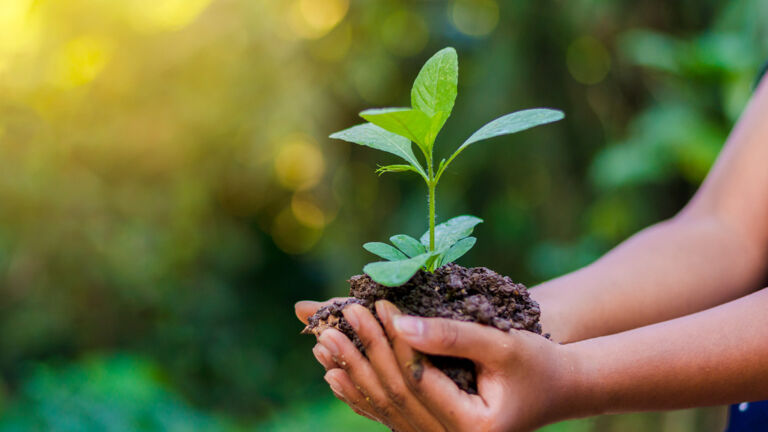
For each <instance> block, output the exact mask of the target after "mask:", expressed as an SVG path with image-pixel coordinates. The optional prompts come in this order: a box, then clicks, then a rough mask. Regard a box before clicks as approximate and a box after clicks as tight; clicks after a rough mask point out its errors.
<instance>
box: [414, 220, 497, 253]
mask: <svg viewBox="0 0 768 432" xmlns="http://www.w3.org/2000/svg"><path fill="white" fill-rule="evenodd" d="M482 221H483V220H482V219H480V218H478V217H474V216H469V215H464V216H456V217H455V218H452V219H449V220H447V221H445V222H443V223H441V224H440V225H438V226H436V227H435V250H438V251H439V250H443V249H447V248H449V247H451V246H453V245H454V243H456V242H457V241H459V240H461V239H463V238H464V237H467V236H469V235H470V234H472V230H473V229H474V228H475V225H477V224H479V223H481V222H482ZM420 241H421V244H423V245H424V246H426V247H429V230H427V232H425V233H424V235H422V236H421V239H420Z"/></svg>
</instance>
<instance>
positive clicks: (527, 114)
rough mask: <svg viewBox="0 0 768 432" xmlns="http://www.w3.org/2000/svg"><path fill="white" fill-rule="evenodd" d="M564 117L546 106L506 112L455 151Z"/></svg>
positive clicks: (560, 112) (559, 112) (561, 113)
mask: <svg viewBox="0 0 768 432" xmlns="http://www.w3.org/2000/svg"><path fill="white" fill-rule="evenodd" d="M564 117H565V114H563V112H562V111H559V110H553V109H548V108H534V109H528V110H523V111H517V112H514V113H511V114H507V115H505V116H501V117H499V118H497V119H496V120H493V121H491V122H489V123H487V124H486V125H485V126H483V127H481V128H480V129H478V130H477V132H475V133H473V134H472V136H470V137H469V138H467V140H466V141H464V143H463V144H462V145H461V147H459V149H458V150H457V152H458V151H461V150H462V149H463V148H464V147H467V146H468V145H470V144H473V143H476V142H478V141H482V140H484V139H488V138H493V137H497V136H500V135H508V134H513V133H517V132H521V131H524V130H526V129H530V128H532V127H535V126H540V125H543V124H547V123H552V122H556V121H558V120H562V119H563V118H564Z"/></svg>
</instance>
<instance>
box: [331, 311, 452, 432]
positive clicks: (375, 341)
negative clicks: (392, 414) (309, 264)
mask: <svg viewBox="0 0 768 432" xmlns="http://www.w3.org/2000/svg"><path fill="white" fill-rule="evenodd" d="M342 313H343V314H344V317H345V318H346V320H347V322H348V323H349V325H350V326H351V327H352V329H353V330H354V331H355V333H357V336H358V337H359V338H360V341H361V342H362V344H363V347H364V348H365V353H366V356H367V357H368V361H369V363H370V365H371V368H372V369H373V371H374V373H375V374H376V376H377V377H378V381H379V383H381V386H382V388H383V390H384V392H385V394H386V396H387V398H388V399H389V403H390V404H391V405H392V406H393V407H394V408H395V409H396V410H398V411H400V412H401V413H402V414H403V416H404V417H405V418H407V419H408V421H409V422H410V423H411V424H412V425H413V426H414V427H415V428H416V429H417V430H419V431H441V430H444V428H443V426H442V424H440V422H438V421H437V419H436V418H435V417H434V416H433V415H432V414H431V413H430V412H429V411H428V410H427V409H426V408H424V406H423V405H422V404H421V402H419V400H418V399H417V398H416V397H415V396H414V395H413V394H412V393H411V392H410V391H409V389H408V386H407V385H406V383H405V380H404V379H403V375H402V372H401V371H400V367H399V366H398V365H397V360H396V359H395V354H394V353H393V352H392V348H391V347H390V346H389V340H388V339H387V337H386V336H385V335H384V331H383V330H382V328H381V326H380V325H379V322H378V321H377V320H376V318H374V316H373V314H371V312H370V311H369V310H368V309H367V308H365V307H363V306H360V305H358V304H351V305H349V306H347V307H345V308H344V310H342Z"/></svg>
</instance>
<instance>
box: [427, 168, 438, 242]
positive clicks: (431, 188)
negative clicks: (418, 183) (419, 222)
mask: <svg viewBox="0 0 768 432" xmlns="http://www.w3.org/2000/svg"><path fill="white" fill-rule="evenodd" d="M436 186H437V183H436V182H435V181H434V180H433V181H430V182H429V251H430V252H431V251H434V250H435V188H436Z"/></svg>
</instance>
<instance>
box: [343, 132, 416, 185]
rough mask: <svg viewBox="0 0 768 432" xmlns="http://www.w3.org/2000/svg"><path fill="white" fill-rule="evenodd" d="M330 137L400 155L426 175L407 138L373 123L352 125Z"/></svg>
mask: <svg viewBox="0 0 768 432" xmlns="http://www.w3.org/2000/svg"><path fill="white" fill-rule="evenodd" d="M330 138H334V139H340V140H344V141H347V142H351V143H354V144H360V145H364V146H368V147H371V148H375V149H376V150H381V151H385V152H388V153H392V154H394V155H397V156H400V157H401V158H403V159H405V161H406V162H408V163H409V164H411V165H413V167H414V168H415V169H416V170H417V171H418V172H419V174H421V175H423V176H424V177H426V173H425V172H424V168H422V167H421V164H420V163H419V160H418V159H416V156H414V155H413V150H412V149H411V143H410V141H409V140H408V138H404V137H401V136H399V135H397V134H394V133H392V132H388V131H386V130H384V129H382V128H380V127H378V126H376V125H374V124H371V123H364V124H360V125H357V126H352V127H351V128H349V129H344V130H343V131H339V132H336V133H333V134H331V136H330Z"/></svg>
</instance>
